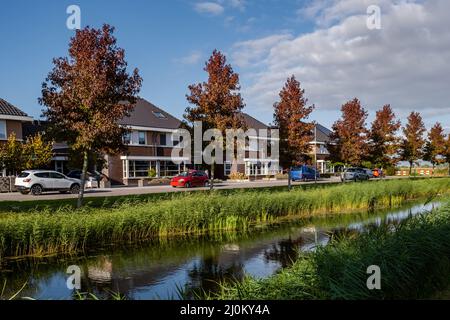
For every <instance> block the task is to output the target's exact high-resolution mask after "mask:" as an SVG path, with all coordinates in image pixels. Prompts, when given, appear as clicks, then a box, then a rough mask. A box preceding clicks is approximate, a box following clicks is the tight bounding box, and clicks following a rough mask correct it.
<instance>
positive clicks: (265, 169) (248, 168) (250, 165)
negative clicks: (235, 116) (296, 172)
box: [224, 113, 280, 179]
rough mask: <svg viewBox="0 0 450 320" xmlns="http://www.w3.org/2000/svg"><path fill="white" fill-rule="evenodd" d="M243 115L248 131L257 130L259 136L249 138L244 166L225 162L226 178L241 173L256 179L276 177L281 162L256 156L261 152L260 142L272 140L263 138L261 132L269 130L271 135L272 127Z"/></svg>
mask: <svg viewBox="0 0 450 320" xmlns="http://www.w3.org/2000/svg"><path fill="white" fill-rule="evenodd" d="M242 115H243V118H244V122H245V125H246V126H247V129H255V130H256V132H257V135H256V136H249V137H248V141H247V143H246V148H245V158H244V162H245V163H244V164H237V163H231V162H227V161H225V164H224V176H226V177H227V176H229V175H230V174H232V173H234V172H240V173H243V174H245V175H246V176H247V177H250V178H256V179H258V178H262V177H265V176H270V175H275V174H276V173H278V172H279V171H280V167H279V161H278V160H273V159H271V158H268V157H262V158H261V156H260V154H259V153H257V154H256V155H255V154H254V153H255V152H258V151H259V145H260V142H263V143H267V141H268V139H269V140H270V139H271V138H270V137H265V136H261V135H260V131H259V130H268V132H269V133H270V129H271V127H269V126H268V125H266V124H264V123H262V122H261V121H259V120H257V119H255V118H253V117H252V116H250V115H248V114H247V113H243V114H242ZM251 153H253V154H251Z"/></svg>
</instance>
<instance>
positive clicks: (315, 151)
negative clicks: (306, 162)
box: [309, 124, 334, 173]
mask: <svg viewBox="0 0 450 320" xmlns="http://www.w3.org/2000/svg"><path fill="white" fill-rule="evenodd" d="M331 133H332V132H331V130H329V129H327V128H326V127H324V126H322V125H321V124H316V125H315V128H314V138H313V141H311V142H310V145H311V151H310V153H309V156H310V157H311V159H314V157H315V156H317V169H318V170H319V172H320V173H334V167H333V166H332V165H331V162H330V161H329V158H330V153H329V151H328V150H327V144H328V143H330V141H331V138H330V135H331Z"/></svg>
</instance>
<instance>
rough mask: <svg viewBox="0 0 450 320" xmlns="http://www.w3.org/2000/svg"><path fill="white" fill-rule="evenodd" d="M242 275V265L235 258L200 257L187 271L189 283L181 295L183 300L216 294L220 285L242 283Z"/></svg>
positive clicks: (243, 273) (218, 256)
mask: <svg viewBox="0 0 450 320" xmlns="http://www.w3.org/2000/svg"><path fill="white" fill-rule="evenodd" d="M220 258H222V261H220ZM244 275H245V272H244V264H243V263H242V261H241V260H240V259H236V257H233V256H229V257H226V258H225V259H224V257H220V255H214V256H207V257H202V259H199V261H198V262H197V263H195V264H194V265H193V267H192V269H191V270H188V277H189V281H188V282H187V283H186V284H185V286H184V292H183V294H184V296H185V298H188V299H192V298H194V297H195V296H196V295H197V294H201V293H202V292H217V291H218V289H219V286H220V284H221V283H229V282H232V281H242V280H243V278H244Z"/></svg>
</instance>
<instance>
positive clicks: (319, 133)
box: [315, 123, 332, 142]
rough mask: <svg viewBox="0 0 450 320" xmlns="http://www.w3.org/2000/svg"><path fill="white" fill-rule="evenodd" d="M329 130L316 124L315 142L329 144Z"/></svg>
mask: <svg viewBox="0 0 450 320" xmlns="http://www.w3.org/2000/svg"><path fill="white" fill-rule="evenodd" d="M331 133H332V132H331V130H330V129H328V128H325V127H324V126H322V125H321V124H319V123H317V124H316V139H315V140H316V141H317V142H329V141H330V140H331V139H330V135H331Z"/></svg>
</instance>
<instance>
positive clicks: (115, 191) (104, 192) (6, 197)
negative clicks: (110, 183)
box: [0, 178, 339, 201]
mask: <svg viewBox="0 0 450 320" xmlns="http://www.w3.org/2000/svg"><path fill="white" fill-rule="evenodd" d="M330 182H339V179H338V178H332V179H323V180H319V181H318V182H317V183H330ZM314 183H315V182H314V181H311V182H293V183H292V184H293V185H299V184H314ZM286 185H287V181H286V180H279V181H254V182H249V181H244V182H221V183H217V184H215V185H214V188H215V189H239V188H240V189H242V188H264V187H275V186H286ZM207 189H208V188H191V189H184V188H172V187H171V186H148V187H114V188H110V189H88V190H86V193H85V197H86V198H89V197H114V196H127V195H139V194H150V193H167V192H186V191H196V190H207ZM75 198H77V195H72V194H60V193H59V192H48V193H44V194H43V195H40V196H37V197H36V196H32V195H22V194H20V193H18V192H13V193H1V194H0V201H29V200H54V199H75Z"/></svg>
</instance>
